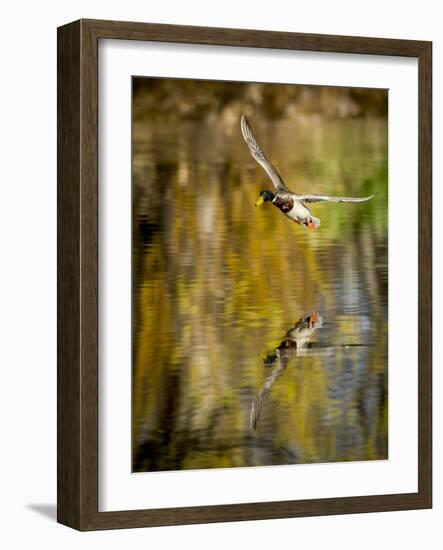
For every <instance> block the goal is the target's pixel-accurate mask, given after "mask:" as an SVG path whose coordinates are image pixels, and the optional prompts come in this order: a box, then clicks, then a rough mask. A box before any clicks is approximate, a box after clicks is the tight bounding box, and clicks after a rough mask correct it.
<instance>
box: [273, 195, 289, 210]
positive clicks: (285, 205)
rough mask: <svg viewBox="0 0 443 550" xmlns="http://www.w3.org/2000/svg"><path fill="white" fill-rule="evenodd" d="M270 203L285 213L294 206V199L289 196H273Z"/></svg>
mask: <svg viewBox="0 0 443 550" xmlns="http://www.w3.org/2000/svg"><path fill="white" fill-rule="evenodd" d="M272 204H273V205H274V206H276V207H277V208H279V209H280V210H281V211H282V212H283V213H285V214H287V213H288V212H290V211H291V210H292V208H293V207H294V200H293V199H291V197H278V196H277V197H275V199H274V200H273V201H272Z"/></svg>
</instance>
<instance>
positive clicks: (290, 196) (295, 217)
mask: <svg viewBox="0 0 443 550" xmlns="http://www.w3.org/2000/svg"><path fill="white" fill-rule="evenodd" d="M240 127H241V131H242V134H243V139H244V140H245V141H246V144H247V146H248V147H249V152H250V153H251V156H252V158H253V159H254V160H256V161H257V162H258V163H259V164H260V165H261V166H262V168H263V169H264V170H265V172H266V173H267V175H268V176H269V178H270V180H271V181H272V183H273V184H274V187H275V189H276V192H275V193H273V192H272V191H268V190H263V191H261V192H260V197H259V199H258V201H257V202H256V203H255V206H259V205H260V204H263V203H264V202H268V201H269V202H271V203H272V204H273V205H274V206H276V207H277V208H278V209H279V210H281V212H283V214H284V215H285V216H286V217H288V218H289V219H290V220H292V221H293V222H296V223H298V224H299V225H304V226H306V227H309V229H317V228H318V227H319V226H320V220H319V218H316V217H314V216H313V215H312V214H311V212H310V211H309V209H308V207H307V206H306V204H307V203H311V202H324V201H326V202H365V201H368V200H370V199H372V197H373V196H374V195H371V196H369V197H361V198H356V197H334V196H331V195H314V194H307V193H303V194H301V195H299V194H298V193H294V192H293V191H290V190H289V189H288V188H287V187H286V184H285V182H284V181H283V180H282V178H281V176H280V174H279V173H278V172H277V170H276V169H275V168H274V166H273V165H272V164H271V163H270V162H269V160H268V159H267V158H266V156H265V154H264V153H263V151H262V150H261V149H260V145H259V144H258V143H257V140H256V139H255V137H254V134H253V133H252V129H251V127H250V126H249V123H248V121H247V119H246V117H245V115H242V117H241V123H240Z"/></svg>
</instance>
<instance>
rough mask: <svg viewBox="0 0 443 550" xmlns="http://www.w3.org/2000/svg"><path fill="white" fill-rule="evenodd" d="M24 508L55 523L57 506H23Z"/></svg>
mask: <svg viewBox="0 0 443 550" xmlns="http://www.w3.org/2000/svg"><path fill="white" fill-rule="evenodd" d="M25 507H26V508H28V510H32V511H33V512H36V513H37V514H40V515H41V516H43V517H45V518H47V519H50V520H51V521H57V506H56V505H55V504H25Z"/></svg>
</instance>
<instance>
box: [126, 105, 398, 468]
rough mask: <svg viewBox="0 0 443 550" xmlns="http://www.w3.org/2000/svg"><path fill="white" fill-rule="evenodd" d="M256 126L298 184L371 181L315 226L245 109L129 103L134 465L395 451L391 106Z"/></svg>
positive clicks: (324, 209)
mask: <svg viewBox="0 0 443 550" xmlns="http://www.w3.org/2000/svg"><path fill="white" fill-rule="evenodd" d="M251 124H252V126H253V129H254V132H255V134H256V136H257V139H258V140H259V142H260V144H261V146H262V147H263V149H264V151H265V152H266V154H267V156H268V157H269V158H270V160H271V161H272V163H273V164H274V165H275V166H276V167H277V168H278V170H279V172H280V174H281V175H282V176H283V177H284V179H285V181H286V183H287V185H288V187H290V188H291V189H293V190H294V191H299V192H303V191H304V192H313V193H328V194H344V195H347V194H348V195H354V196H364V195H368V194H371V193H375V192H376V193H377V196H376V198H374V199H373V200H372V201H370V202H368V203H362V204H326V203H319V204H314V205H312V212H313V214H314V215H315V216H318V217H319V218H321V222H322V225H321V227H320V229H319V230H318V231H316V232H315V231H310V230H307V229H305V228H302V227H299V226H297V225H296V224H294V223H292V222H290V221H289V220H288V219H286V218H285V217H284V216H283V215H282V214H281V213H280V212H279V211H278V210H277V209H276V208H274V207H272V206H271V205H270V204H266V205H264V206H263V207H261V208H256V207H254V202H255V201H256V199H257V197H258V194H259V191H260V190H261V189H265V188H268V189H272V184H270V183H269V182H268V180H267V177H266V174H265V173H264V172H263V171H262V169H261V168H260V167H259V166H258V165H257V164H256V163H254V161H253V160H252V159H251V157H250V156H249V154H248V150H247V147H246V145H245V144H244V142H243V140H242V138H241V134H240V129H239V121H238V120H236V119H235V120H231V119H229V120H226V119H224V118H223V117H220V116H218V115H213V116H208V117H206V118H204V119H201V120H189V121H186V120H181V121H180V123H179V124H178V123H177V124H173V123H165V120H164V118H163V117H161V116H159V117H158V118H157V119H156V118H149V119H148V118H146V117H143V116H142V115H139V116H136V117H135V118H134V125H133V173H134V187H133V469H134V471H156V470H181V469H197V468H221V467H235V466H263V465H276V464H295V463H312V462H333V461H350V460H372V459H385V458H387V351H388V350H387V327H388V302H387V284H388V271H387V270H388V265H387V259H388V256H387V123H386V119H385V118H377V117H367V118H356V119H353V118H345V119H332V120H328V119H325V118H323V117H317V116H297V117H292V118H290V119H289V120H283V121H282V120H280V121H272V120H270V119H269V120H268V119H266V118H263V117H259V116H258V115H257V116H256V117H251ZM297 322H299V325H297ZM300 323H301V325H300ZM303 323H304V324H305V326H304V327H303ZM297 326H298V328H300V327H301V329H302V330H304V332H303V334H300V333H297ZM294 327H295V329H296V333H295V335H294V333H293V334H292V338H291V337H288V331H291V329H294ZM285 342H286V344H285ZM294 342H295V345H294Z"/></svg>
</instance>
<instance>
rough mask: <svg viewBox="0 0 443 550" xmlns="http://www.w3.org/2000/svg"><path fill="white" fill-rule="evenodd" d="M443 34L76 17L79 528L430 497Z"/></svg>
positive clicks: (62, 336)
mask: <svg viewBox="0 0 443 550" xmlns="http://www.w3.org/2000/svg"><path fill="white" fill-rule="evenodd" d="M431 52H432V48H431V43H430V42H418V41H408V40H393V39H381V38H360V37H344V36H326V35H307V34H298V33H280V32H264V31H255V30H239V29H217V28H201V27H181V26H172V25H156V24H145V23H128V22H112V21H96V20H81V21H77V22H74V23H70V24H68V25H65V26H63V27H60V28H59V29H58V304H59V305H58V520H59V522H61V523H63V524H66V525H68V526H71V527H74V528H76V529H80V530H95V529H112V528H124V527H147V526H158V525H175V524H187V523H209V522H217V521H237V520H252V519H271V518H284V517H298V516H312V515H328V514H343V513H360V512H375V511H390V510H406V509H418V508H430V507H431V505H432V497H431V495H432V448H431V442H432V437H431V436H432V424H431V422H432V418H431V391H432V378H431V376H432V373H431V326H432V321H431V316H432V306H431V300H432V292H431V282H432V281H431V265H432V258H431V244H432V235H431V228H432V223H431V214H432V212H431V210H432V192H431V183H432V178H431V164H432V163H431V160H432V153H431V150H432V147H431V146H432V128H431V115H432V110H431V91H432V82H431V66H432V61H431Z"/></svg>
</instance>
